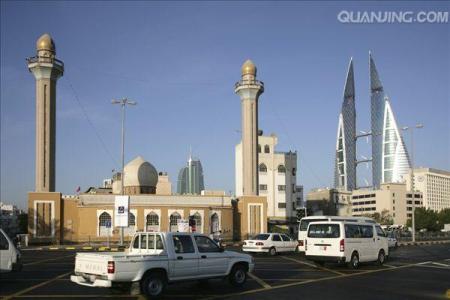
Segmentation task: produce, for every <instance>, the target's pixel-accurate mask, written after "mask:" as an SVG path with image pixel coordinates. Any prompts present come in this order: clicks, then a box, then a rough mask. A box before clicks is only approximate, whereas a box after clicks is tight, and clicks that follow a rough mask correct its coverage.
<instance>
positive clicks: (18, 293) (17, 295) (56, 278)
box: [3, 271, 72, 300]
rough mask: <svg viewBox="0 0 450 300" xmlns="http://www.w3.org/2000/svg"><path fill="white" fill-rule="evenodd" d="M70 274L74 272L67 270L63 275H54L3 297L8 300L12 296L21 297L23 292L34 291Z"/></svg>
mask: <svg viewBox="0 0 450 300" xmlns="http://www.w3.org/2000/svg"><path fill="white" fill-rule="evenodd" d="M69 274H72V271H70V272H67V273H64V274H61V275H58V276H56V277H54V278H52V279H49V280H47V281H44V282H41V283H38V284H36V285H33V286H30V287H29V288H26V289H23V290H21V291H18V292H17V293H15V294H12V295H9V296H6V297H5V298H3V300H8V299H12V298H15V297H19V296H21V295H23V294H25V293H28V292H30V291H32V290H34V289H37V288H40V287H41V286H44V285H46V284H49V283H52V282H54V281H56V280H58V279H60V278H63V277H65V276H67V275H69ZM28 297H29V296H28ZM31 297H35V296H34V295H33V296H31Z"/></svg>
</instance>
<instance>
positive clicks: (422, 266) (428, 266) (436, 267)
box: [417, 265, 448, 270]
mask: <svg viewBox="0 0 450 300" xmlns="http://www.w3.org/2000/svg"><path fill="white" fill-rule="evenodd" d="M417 266H418V267H421V268H433V269H440V270H448V267H447V268H445V267H438V266H430V265H417Z"/></svg>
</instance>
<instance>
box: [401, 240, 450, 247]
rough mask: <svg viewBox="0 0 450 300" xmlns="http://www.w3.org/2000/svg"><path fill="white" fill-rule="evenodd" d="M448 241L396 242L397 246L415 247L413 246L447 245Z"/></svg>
mask: <svg viewBox="0 0 450 300" xmlns="http://www.w3.org/2000/svg"><path fill="white" fill-rule="evenodd" d="M447 243H450V240H441V241H415V242H412V241H410V242H398V246H399V247H400V246H415V245H434V244H447Z"/></svg>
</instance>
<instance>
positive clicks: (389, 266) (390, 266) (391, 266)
mask: <svg viewBox="0 0 450 300" xmlns="http://www.w3.org/2000/svg"><path fill="white" fill-rule="evenodd" d="M383 266H386V267H388V268H397V267H396V266H393V265H388V264H384V265H383Z"/></svg>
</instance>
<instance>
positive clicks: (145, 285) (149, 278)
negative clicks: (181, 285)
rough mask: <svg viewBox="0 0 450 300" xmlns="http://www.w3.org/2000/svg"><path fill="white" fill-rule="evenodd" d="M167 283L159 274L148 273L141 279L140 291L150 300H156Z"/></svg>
mask: <svg viewBox="0 0 450 300" xmlns="http://www.w3.org/2000/svg"><path fill="white" fill-rule="evenodd" d="M166 285H167V282H166V278H165V277H164V276H163V275H162V274H161V273H150V274H148V275H145V277H144V278H142V279H141V290H142V293H143V294H145V295H146V296H147V297H148V298H150V299H158V298H159V297H161V295H162V294H163V292H164V289H165V288H166Z"/></svg>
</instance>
